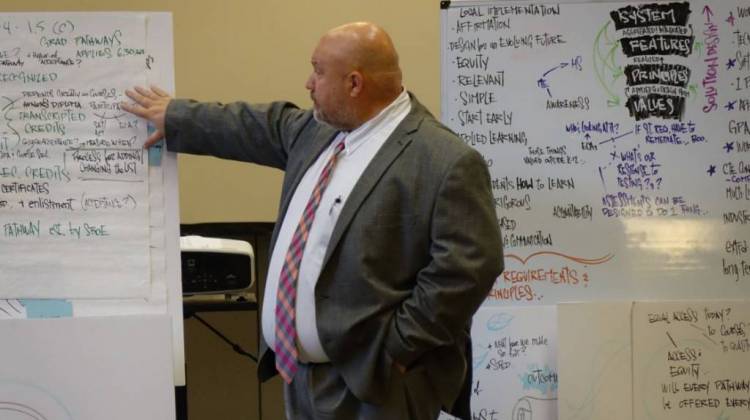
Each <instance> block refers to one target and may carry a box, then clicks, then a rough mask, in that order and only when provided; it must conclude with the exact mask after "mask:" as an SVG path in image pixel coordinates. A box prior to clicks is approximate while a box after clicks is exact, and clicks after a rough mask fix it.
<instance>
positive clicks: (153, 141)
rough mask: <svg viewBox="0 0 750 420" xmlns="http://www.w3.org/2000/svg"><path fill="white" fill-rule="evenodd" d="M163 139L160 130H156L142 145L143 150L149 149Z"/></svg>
mask: <svg viewBox="0 0 750 420" xmlns="http://www.w3.org/2000/svg"><path fill="white" fill-rule="evenodd" d="M163 138H164V133H162V132H161V131H160V130H156V131H154V132H153V133H152V134H151V135H150V136H148V138H147V139H146V142H145V143H143V148H144V149H148V148H149V147H151V146H153V145H154V144H156V143H158V142H159V140H161V139H163Z"/></svg>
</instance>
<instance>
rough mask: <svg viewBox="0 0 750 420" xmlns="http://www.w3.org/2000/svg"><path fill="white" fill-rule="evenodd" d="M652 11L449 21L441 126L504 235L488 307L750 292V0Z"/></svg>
mask: <svg viewBox="0 0 750 420" xmlns="http://www.w3.org/2000/svg"><path fill="white" fill-rule="evenodd" d="M632 4H633V5H635V6H638V3H632ZM644 4H645V5H642V6H638V7H635V6H633V5H629V3H615V2H606V3H562V4H556V3H554V4H548V5H543V4H539V3H534V4H531V3H513V2H452V3H450V6H449V7H448V8H447V9H446V10H444V11H443V13H442V15H441V16H442V31H441V32H442V34H441V37H442V40H441V52H442V59H441V60H442V64H441V79H442V82H441V85H442V95H441V97H442V109H441V111H442V120H443V122H444V123H445V124H446V125H447V126H449V127H450V128H451V129H453V130H454V131H455V132H457V133H458V134H459V136H460V137H461V138H462V139H463V140H464V141H465V142H466V143H467V144H469V145H471V146H473V147H475V148H476V149H477V150H478V151H479V152H481V153H482V155H483V156H484V157H485V160H486V162H487V164H488V166H489V168H490V172H491V177H492V189H493V193H494V197H495V204H496V208H497V217H498V223H499V224H500V226H501V229H502V232H503V239H504V251H505V263H506V269H505V272H504V273H503V274H502V276H501V277H500V278H499V279H498V281H497V282H496V284H495V286H494V288H493V290H492V292H491V294H490V297H489V299H488V302H487V304H489V305H493V304H499V305H504V304H519V305H526V304H554V303H557V302H562V301H569V300H597V299H618V298H625V299H638V298H649V299H658V298H669V299H691V298H694V299H698V298H700V299H709V298H736V297H747V296H749V295H750V257H749V255H748V248H747V241H748V238H750V229H748V222H750V218H749V217H748V216H750V127H749V123H748V121H750V118H749V117H748V115H749V114H748V111H749V110H750V42H748V41H749V40H750V35H748V33H750V13H749V12H748V5H747V3H746V2H745V1H740V0H732V1H721V2H706V1H692V2H688V3H667V2H660V4H659V5H658V6H656V5H653V3H650V5H649V3H644ZM688 11H689V13H688Z"/></svg>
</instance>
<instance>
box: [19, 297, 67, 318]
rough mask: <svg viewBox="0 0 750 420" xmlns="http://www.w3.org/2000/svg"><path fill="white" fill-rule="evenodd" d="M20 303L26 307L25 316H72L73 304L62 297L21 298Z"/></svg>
mask: <svg viewBox="0 0 750 420" xmlns="http://www.w3.org/2000/svg"><path fill="white" fill-rule="evenodd" d="M20 302H21V305H23V306H24V308H26V317H27V318H29V319H39V318H67V317H71V316H73V304H72V303H70V302H69V301H67V300H62V299H21V300H20Z"/></svg>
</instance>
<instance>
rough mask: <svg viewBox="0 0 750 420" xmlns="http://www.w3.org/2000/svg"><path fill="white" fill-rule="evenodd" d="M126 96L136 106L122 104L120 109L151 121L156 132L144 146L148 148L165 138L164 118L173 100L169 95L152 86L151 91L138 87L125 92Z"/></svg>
mask: <svg viewBox="0 0 750 420" xmlns="http://www.w3.org/2000/svg"><path fill="white" fill-rule="evenodd" d="M125 95H127V96H128V98H130V99H132V100H133V102H135V103H134V104H129V103H125V102H122V103H120V108H122V109H124V110H125V111H127V112H130V113H131V114H134V115H137V116H139V117H141V118H145V119H147V120H148V121H150V122H151V123H152V124H153V125H154V128H155V129H156V131H154V132H153V133H152V134H151V135H150V136H148V138H147V139H146V142H145V143H144V144H143V147H144V148H148V147H151V146H153V145H154V144H156V143H157V142H158V141H159V140H161V139H163V138H164V116H165V115H166V113H167V106H168V105H169V102H170V101H171V100H172V97H170V96H169V93H167V92H166V91H164V90H163V89H161V88H159V87H157V86H151V87H150V88H149V89H146V88H142V87H140V86H136V87H135V88H133V90H130V89H127V90H125Z"/></svg>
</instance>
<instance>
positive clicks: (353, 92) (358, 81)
mask: <svg viewBox="0 0 750 420" xmlns="http://www.w3.org/2000/svg"><path fill="white" fill-rule="evenodd" d="M348 78H349V84H350V86H351V88H350V89H349V96H351V97H352V98H356V97H357V96H359V95H361V94H362V90H363V89H364V87H365V86H364V84H365V77H364V76H363V75H362V73H360V72H358V71H356V70H355V71H353V72H351V73H349V76H348Z"/></svg>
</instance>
